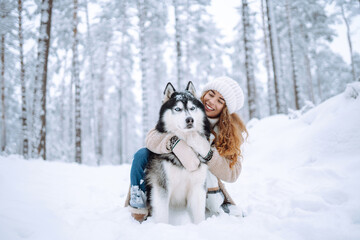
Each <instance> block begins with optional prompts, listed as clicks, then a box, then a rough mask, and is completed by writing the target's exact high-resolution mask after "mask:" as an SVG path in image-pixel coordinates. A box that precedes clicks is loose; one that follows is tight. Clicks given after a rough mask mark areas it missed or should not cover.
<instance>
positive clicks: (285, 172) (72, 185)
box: [0, 83, 360, 240]
mask: <svg viewBox="0 0 360 240" xmlns="http://www.w3.org/2000/svg"><path fill="white" fill-rule="evenodd" d="M354 89H357V90H354ZM359 93H360V83H357V84H353V85H352V86H349V87H348V89H347V90H346V91H345V92H344V93H342V94H340V95H338V96H336V97H334V98H332V99H329V100H328V101H326V102H324V103H323V104H321V105H319V106H317V107H316V108H313V109H312V110H310V111H308V112H307V113H305V114H304V115H302V116H300V117H299V118H297V119H289V118H288V117H287V116H285V115H276V116H273V117H269V118H265V119H262V120H260V121H252V122H251V128H250V129H249V131H250V137H249V139H248V142H247V143H246V145H245V146H244V150H245V151H244V154H245V156H244V161H243V171H242V174H241V176H240V178H239V179H238V181H237V182H236V183H232V184H227V185H226V186H227V188H228V191H229V192H230V193H231V195H232V197H233V198H234V200H235V201H236V202H237V203H238V204H239V206H241V207H242V208H243V209H244V210H245V211H246V212H247V217H245V218H236V217H232V216H228V215H226V214H224V215H221V216H217V217H215V216H214V217H211V218H208V219H207V220H206V221H204V222H202V223H200V224H198V225H194V224H191V223H190V222H188V221H187V220H186V218H185V219H183V220H182V221H180V222H179V224H178V225H167V224H155V223H154V221H153V220H152V219H151V218H149V219H148V220H147V221H146V222H144V223H142V224H139V223H138V222H136V221H135V220H133V219H132V218H131V217H130V214H129V212H128V211H127V209H125V208H124V207H123V204H124V201H125V197H126V193H127V190H128V186H129V172H130V166H129V165H123V166H102V167H89V166H83V165H77V164H69V163H62V162H45V161H40V160H28V161H27V160H23V159H22V158H21V157H19V156H7V157H0V239H1V240H15V239H37V240H40V239H41V240H50V239H51V240H57V239H59V240H67V239H74V240H82V239H84V240H85V239H86V240H91V239H94V240H100V239H101V240H113V239H156V240H161V239H196V240H197V239H292V240H293V239H360V190H359V189H360V96H359Z"/></svg>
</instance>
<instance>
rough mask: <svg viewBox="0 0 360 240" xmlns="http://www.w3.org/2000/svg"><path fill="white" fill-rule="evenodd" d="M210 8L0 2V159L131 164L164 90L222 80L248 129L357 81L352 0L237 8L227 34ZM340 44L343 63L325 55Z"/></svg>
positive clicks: (182, 1) (208, 4)
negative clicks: (237, 88) (239, 93)
mask: <svg viewBox="0 0 360 240" xmlns="http://www.w3.org/2000/svg"><path fill="white" fill-rule="evenodd" d="M217 1H220V0H213V1H210V0H172V1H170V0H160V1H154V0H133V1H131V0H101V1H96V0H61V1H53V0H17V1H15V0H0V35H1V43H0V46H1V48H0V55H1V58H0V67H1V76H0V86H1V105H0V110H1V119H0V122H1V127H0V131H1V132H0V136H1V139H0V144H1V149H0V154H1V155H11V154H18V155H23V157H24V158H25V159H27V158H42V159H45V160H50V161H51V160H61V161H64V162H78V163H83V164H87V165H109V164H111V165H119V164H123V163H130V162H131V160H132V155H133V154H134V152H135V151H136V150H137V149H138V148H140V147H142V146H143V144H144V139H145V136H146V133H147V131H148V130H149V129H151V128H152V127H154V126H155V124H156V121H157V118H158V111H159V109H160V104H161V99H162V94H163V90H164V88H165V85H166V83H167V82H172V83H173V85H174V86H175V87H176V88H177V89H183V88H184V87H185V86H186V84H187V82H188V81H192V82H193V83H194V85H195V87H196V88H197V90H198V92H201V88H202V86H203V85H204V84H205V83H206V82H207V81H209V80H211V79H213V78H215V77H218V76H222V75H227V76H230V77H232V78H233V79H235V80H236V81H238V83H239V84H240V85H241V87H242V89H243V90H244V93H245V106H244V108H243V109H242V110H241V111H240V112H238V113H239V115H240V116H241V117H242V119H244V121H245V122H248V121H250V120H251V119H262V118H264V117H268V116H271V115H276V114H289V116H291V115H296V114H301V113H302V112H305V111H307V109H309V108H312V107H314V106H317V105H319V104H320V103H322V102H324V101H325V100H327V99H329V98H330V97H333V96H335V95H337V94H339V93H341V92H343V91H344V89H345V87H346V84H348V83H351V82H356V81H359V77H360V52H359V43H360V41H359V40H360V39H359V37H358V36H359V32H360V28H359V14H360V1H358V0H257V1H255V0H252V1H249V0H238V1H236V3H237V7H236V9H235V10H236V12H237V14H238V22H236V23H231V24H232V25H233V26H234V27H233V29H232V30H231V33H230V34H228V36H225V34H224V32H223V31H222V29H221V27H220V26H218V24H217V22H216V20H215V18H214V11H215V12H216V11H217V9H213V7H212V5H213V3H214V2H217ZM219 10H220V9H219ZM226 17H227V16H226V13H225V14H224V15H223V18H226ZM336 26H341V27H342V28H343V29H344V32H343V33H339V32H337V30H336V29H337V28H336ZM339 34H346V36H343V38H344V39H346V41H344V42H343V44H342V46H341V51H342V52H344V54H345V55H346V56H350V57H348V58H345V57H344V55H343V54H339V52H336V51H334V50H333V48H331V44H332V42H333V41H334V39H335V38H337V37H339ZM229 35H230V36H229Z"/></svg>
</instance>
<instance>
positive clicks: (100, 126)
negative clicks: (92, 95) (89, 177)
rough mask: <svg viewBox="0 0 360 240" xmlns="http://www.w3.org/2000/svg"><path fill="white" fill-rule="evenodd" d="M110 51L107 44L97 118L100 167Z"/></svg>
mask: <svg viewBox="0 0 360 240" xmlns="http://www.w3.org/2000/svg"><path fill="white" fill-rule="evenodd" d="M108 51H109V42H107V43H106V46H105V51H104V58H103V60H102V66H101V74H100V79H99V94H98V101H97V102H98V106H97V107H98V109H97V117H98V125H97V130H98V133H97V137H98V143H97V147H98V149H97V151H96V155H97V164H98V165H100V164H101V163H102V161H103V157H104V149H103V148H104V106H105V76H106V67H107V54H108Z"/></svg>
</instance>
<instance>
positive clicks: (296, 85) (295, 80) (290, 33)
mask: <svg viewBox="0 0 360 240" xmlns="http://www.w3.org/2000/svg"><path fill="white" fill-rule="evenodd" d="M285 8H286V21H287V25H288V39H289V45H290V58H291V70H292V80H293V84H294V97H295V108H296V110H299V109H300V107H301V102H300V86H299V79H298V75H297V68H296V62H295V52H294V39H293V29H292V25H291V12H290V11H291V10H290V6H289V0H286V3H285Z"/></svg>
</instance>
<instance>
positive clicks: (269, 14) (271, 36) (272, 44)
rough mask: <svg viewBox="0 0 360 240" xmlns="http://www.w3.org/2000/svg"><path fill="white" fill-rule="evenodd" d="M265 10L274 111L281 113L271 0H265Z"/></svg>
mask: <svg viewBox="0 0 360 240" xmlns="http://www.w3.org/2000/svg"><path fill="white" fill-rule="evenodd" d="M266 12H267V17H268V27H269V39H270V50H271V59H272V63H273V64H272V66H273V74H274V86H275V99H276V112H277V113H282V106H281V99H280V74H279V67H280V66H279V62H278V61H279V59H278V55H279V48H278V41H277V32H276V24H275V19H274V15H273V8H272V0H266Z"/></svg>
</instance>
